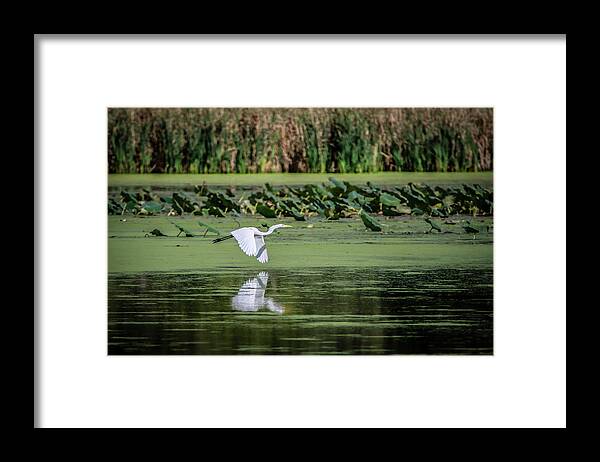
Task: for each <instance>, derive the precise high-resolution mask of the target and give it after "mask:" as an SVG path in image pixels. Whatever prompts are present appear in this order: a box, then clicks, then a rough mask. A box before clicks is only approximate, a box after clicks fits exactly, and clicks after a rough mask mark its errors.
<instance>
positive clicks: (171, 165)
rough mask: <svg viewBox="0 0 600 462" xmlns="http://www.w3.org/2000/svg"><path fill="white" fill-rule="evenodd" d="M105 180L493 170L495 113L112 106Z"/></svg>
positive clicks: (485, 110) (486, 110)
mask: <svg viewBox="0 0 600 462" xmlns="http://www.w3.org/2000/svg"><path fill="white" fill-rule="evenodd" d="M108 160H109V162H108V164H109V172H110V173H135V172H138V173H150V172H153V173H163V172H164V173H234V172H235V173H254V172H320V173H324V172H339V173H350V172H379V171H415V172H425V171H427V172H436V171H439V172H447V171H449V172H452V171H482V170H492V168H493V110H492V109H491V108H306V109H304V108H253V109H251V108H183V109H182V108H173V109H171V108H157V109H154V108H109V110H108Z"/></svg>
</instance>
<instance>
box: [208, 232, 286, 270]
mask: <svg viewBox="0 0 600 462" xmlns="http://www.w3.org/2000/svg"><path fill="white" fill-rule="evenodd" d="M279 228H291V226H290V225H282V224H277V225H273V226H271V227H270V228H269V230H268V231H261V230H260V229H258V228H255V227H253V226H249V227H245V228H240V229H234V230H233V231H231V232H230V233H229V235H228V236H224V237H219V238H217V239H215V240H214V241H212V242H213V244H216V243H217V242H221V241H224V240H226V239H231V238H232V237H233V238H235V240H236V241H237V243H238V245H239V246H240V249H242V251H243V252H244V253H245V254H246V255H248V256H250V257H256V259H257V260H258V261H259V262H261V263H266V262H268V261H269V255H268V254H267V246H266V244H265V239H264V237H265V236H268V235H269V234H272V233H273V231H275V230H276V229H279Z"/></svg>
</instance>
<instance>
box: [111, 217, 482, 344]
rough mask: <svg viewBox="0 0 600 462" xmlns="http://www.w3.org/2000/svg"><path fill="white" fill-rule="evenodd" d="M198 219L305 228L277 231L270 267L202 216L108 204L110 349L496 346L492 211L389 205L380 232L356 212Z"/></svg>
mask: <svg viewBox="0 0 600 462" xmlns="http://www.w3.org/2000/svg"><path fill="white" fill-rule="evenodd" d="M200 219H201V220H202V222H203V223H205V224H209V225H210V226H212V227H214V228H216V229H217V230H219V231H220V232H221V233H222V235H225V234H226V233H228V232H229V231H230V230H232V229H235V228H237V227H239V226H258V227H261V226H263V225H271V224H273V223H275V222H283V223H288V224H291V225H293V226H294V227H293V228H285V229H283V230H280V231H278V232H277V233H276V234H275V235H273V236H269V237H268V238H267V248H268V252H269V259H270V260H269V262H268V263H267V264H265V265H263V264H261V263H259V262H258V261H256V259H255V258H252V257H247V256H246V255H244V254H243V253H242V252H241V251H240V249H239V248H238V247H237V245H236V243H235V241H233V240H228V241H224V242H221V243H218V244H212V243H211V240H212V239H213V238H214V237H215V236H216V235H211V234H206V235H204V232H205V231H206V228H203V227H202V226H201V225H200V224H199V222H198V217H194V216H185V217H166V216H148V217H135V216H109V217H108V235H109V239H108V270H109V275H108V353H109V354H116V355H118V354H128V355H140V354H142V355H143V354H152V355H156V354H170V355H177V354H217V355H233V354H286V355H296V354H319V355H321V354H428V355H430V354H453V355H457V354H458V355H482V354H483V355H486V354H492V353H493V328H492V326H493V272H492V260H493V253H492V243H493V219H492V217H486V218H481V217H478V218H473V217H464V216H455V217H452V218H451V219H448V220H438V221H437V222H438V224H439V225H440V226H441V229H442V231H441V232H438V231H431V232H430V226H429V225H428V224H427V223H426V222H424V220H423V218H421V217H415V216H406V217H392V218H383V217H381V218H380V221H381V223H382V224H383V228H384V230H383V232H381V233H375V232H372V231H369V230H367V229H365V227H364V226H363V225H362V223H361V222H360V220H356V219H341V220H336V221H328V220H321V219H310V220H308V221H306V222H295V221H294V220H293V219H289V218H280V219H271V220H269V219H263V218H259V217H241V218H237V219H235V220H234V219H233V218H229V217H228V218H215V217H200ZM467 219H469V220H470V221H471V224H472V225H473V226H475V227H476V228H477V229H479V230H480V233H479V234H477V235H476V236H475V238H473V236H472V235H469V234H466V233H465V232H464V230H463V228H462V225H461V223H463V222H464V221H465V220H467ZM122 220H125V221H122ZM172 223H177V224H179V225H182V226H184V227H185V228H186V229H187V230H189V231H191V232H192V233H193V234H194V235H195V236H194V237H183V235H180V236H179V237H176V236H177V234H178V229H177V228H176V227H175V226H174V225H173V224H172ZM153 229H160V231H161V232H162V233H163V234H166V237H154V236H150V235H148V237H146V235H147V234H148V233H149V232H150V231H151V230H153Z"/></svg>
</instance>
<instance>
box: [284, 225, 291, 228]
mask: <svg viewBox="0 0 600 462" xmlns="http://www.w3.org/2000/svg"><path fill="white" fill-rule="evenodd" d="M283 228H293V226H292V225H283Z"/></svg>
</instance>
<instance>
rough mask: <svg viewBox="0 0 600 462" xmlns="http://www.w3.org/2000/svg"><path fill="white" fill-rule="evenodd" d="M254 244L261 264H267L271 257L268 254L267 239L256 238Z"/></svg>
mask: <svg viewBox="0 0 600 462" xmlns="http://www.w3.org/2000/svg"><path fill="white" fill-rule="evenodd" d="M254 243H255V245H256V259H257V260H258V261H259V262H261V263H267V262H268V261H269V255H268V254H267V246H266V245H265V239H264V238H263V237H262V236H254Z"/></svg>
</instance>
